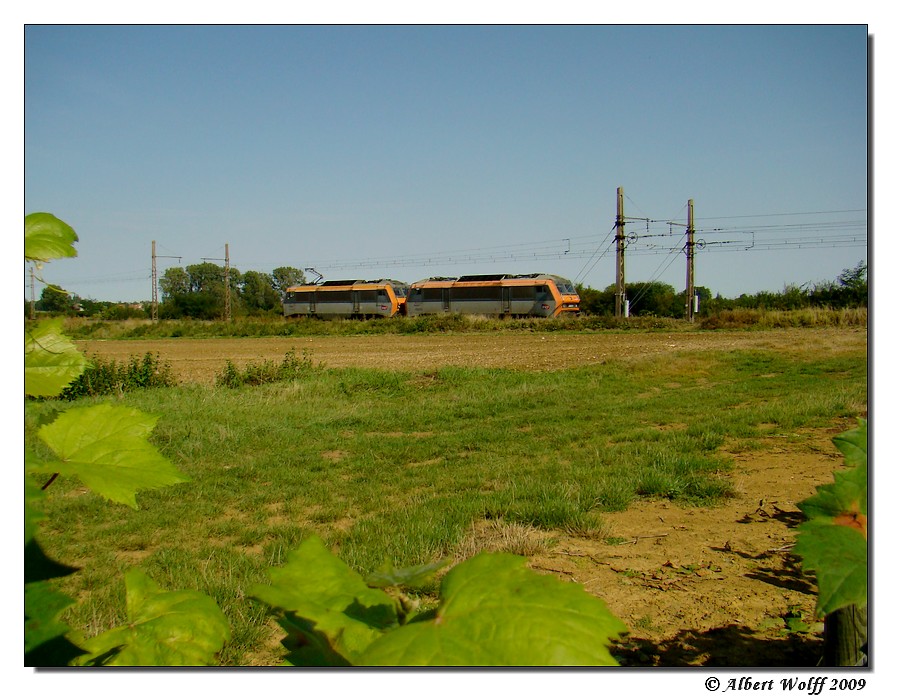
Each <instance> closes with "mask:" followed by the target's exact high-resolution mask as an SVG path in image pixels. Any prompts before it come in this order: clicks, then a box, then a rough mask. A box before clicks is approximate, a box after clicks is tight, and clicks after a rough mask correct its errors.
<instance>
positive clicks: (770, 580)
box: [531, 426, 844, 667]
mask: <svg viewBox="0 0 900 699" xmlns="http://www.w3.org/2000/svg"><path fill="white" fill-rule="evenodd" d="M843 429H844V426H841V427H836V428H835V429H832V430H816V431H809V432H806V433H804V435H803V436H805V437H806V438H807V439H806V440H804V441H803V444H804V446H803V447H800V448H801V449H803V451H802V452H797V451H794V450H789V449H785V448H784V447H783V446H782V445H779V444H778V443H777V440H775V439H773V440H770V441H772V442H773V444H772V449H771V450H766V451H765V453H756V454H754V455H752V456H744V455H739V456H736V457H735V458H736V465H735V468H734V471H733V473H732V479H733V482H734V484H735V487H736V489H737V490H738V493H737V496H736V497H734V498H732V499H730V500H729V501H728V502H726V503H725V504H724V505H722V506H721V507H716V508H702V509H701V508H683V507H679V506H677V505H673V504H672V503H669V502H665V501H663V502H659V501H655V502H653V501H640V502H637V503H635V504H634V505H633V506H631V507H629V508H628V510H627V511H625V512H616V513H610V514H607V515H605V516H604V520H605V522H606V523H607V525H608V530H607V531H605V532H604V534H603V538H602V539H599V538H598V539H586V538H582V537H563V538H562V539H561V540H560V542H559V544H558V545H556V546H555V547H554V548H553V550H552V551H549V552H546V553H544V554H541V555H538V556H534V557H532V559H531V560H532V565H533V566H534V567H535V568H537V569H538V570H542V569H543V570H547V571H551V572H553V573H556V574H557V575H560V576H562V577H563V578H567V579H570V580H574V581H576V582H579V583H581V584H582V585H584V587H585V589H586V590H588V591H589V592H591V593H593V594H595V595H597V596H598V597H601V598H602V599H604V600H605V601H606V603H607V604H608V605H609V607H610V609H611V611H612V612H613V613H614V614H616V615H617V616H618V617H619V618H621V619H622V620H623V621H624V622H625V624H626V625H627V626H628V628H629V629H630V630H631V633H630V635H629V637H628V638H627V639H626V640H625V641H623V643H622V644H621V645H620V647H619V649H618V654H619V655H620V657H621V658H622V662H623V663H624V664H628V665H640V666H646V665H658V666H667V667H672V666H684V665H706V666H719V667H722V666H732V667H754V666H755V667H775V666H793V667H807V666H809V667H811V666H815V665H816V663H817V662H818V661H819V658H820V656H821V652H822V640H821V633H820V632H821V623H820V622H819V621H817V620H816V619H815V604H816V594H817V588H816V584H815V578H814V577H813V576H810V575H807V574H804V573H803V572H802V571H801V570H800V568H799V566H798V561H797V560H796V559H795V558H794V557H793V555H792V554H791V546H792V544H793V542H794V541H795V539H796V530H795V527H796V526H797V525H798V524H799V523H800V522H802V521H803V515H802V513H801V512H800V511H799V509H798V508H797V506H796V503H798V502H800V501H802V500H804V499H806V498H807V497H809V496H810V495H812V494H814V493H815V489H816V486H817V485H822V484H825V483H828V482H830V481H831V480H832V473H833V472H834V470H835V469H837V468H839V467H840V466H841V464H842V457H841V456H840V454H839V453H838V452H837V450H836V449H835V448H834V447H833V446H832V444H831V437H832V436H833V435H834V434H836V433H837V432H840V431H842V430H843Z"/></svg>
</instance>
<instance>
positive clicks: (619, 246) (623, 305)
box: [616, 187, 627, 318]
mask: <svg viewBox="0 0 900 699" xmlns="http://www.w3.org/2000/svg"><path fill="white" fill-rule="evenodd" d="M623 198H624V195H623V194H622V188H621V187H619V188H618V189H616V318H622V317H623V316H624V315H626V312H627V302H626V300H625V207H624V203H623Z"/></svg>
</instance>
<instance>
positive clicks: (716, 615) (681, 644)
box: [78, 329, 867, 667]
mask: <svg viewBox="0 0 900 699" xmlns="http://www.w3.org/2000/svg"><path fill="white" fill-rule="evenodd" d="M78 344H80V345H81V349H82V350H84V351H86V353H87V354H88V355H89V356H90V355H98V356H102V357H105V358H116V359H119V360H124V359H127V358H129V357H130V356H132V355H140V356H142V355H143V354H144V353H146V352H152V353H154V354H158V355H159V357H160V359H161V360H163V361H166V362H169V363H170V364H171V366H172V369H173V371H174V372H175V373H176V375H177V376H179V377H180V378H181V380H183V381H186V382H198V383H212V382H213V381H214V379H215V375H216V373H217V372H220V371H221V370H222V367H223V365H224V362H225V360H226V359H230V360H231V361H233V362H234V363H235V364H236V365H238V366H240V365H242V364H244V363H246V362H249V361H255V362H259V361H260V360H262V359H269V360H273V361H279V360H280V359H281V358H283V356H284V354H285V353H286V352H287V351H288V350H291V349H294V350H296V351H297V353H298V354H300V353H302V352H304V351H306V352H308V353H309V357H310V358H311V359H312V360H313V362H315V363H316V364H323V365H325V366H327V367H348V366H361V367H370V368H382V369H389V368H394V369H402V370H410V371H417V370H430V369H434V368H438V367H441V366H450V365H452V366H485V367H510V368H517V369H526V370H533V371H541V370H549V369H558V368H563V367H572V366H578V365H586V364H599V363H604V362H608V361H611V360H625V361H628V360H634V359H640V358H642V357H647V356H650V355H661V354H666V353H675V352H678V353H683V352H691V353H695V354H696V356H697V361H698V362H702V361H703V354H704V353H705V352H713V351H729V350H750V349H764V350H774V351H779V352H784V353H786V354H788V355H791V356H798V357H799V356H804V355H806V356H809V355H818V356H822V355H828V354H842V353H846V352H854V353H859V352H862V353H865V352H866V351H867V333H866V331H865V330H846V329H827V330H775V331H767V332H757V331H753V332H725V331H716V332H710V333H701V332H685V333H672V334H665V333H646V334H644V333H641V334H635V333H596V334H584V335H561V334H560V335H556V334H547V335H540V334H538V333H529V334H516V335H503V334H485V335H476V334H460V335H452V334H451V335H429V336H412V337H409V336H364V337H363V336H361V337H314V338H288V339H274V338H272V339H209V340H194V339H172V340H153V341H92V342H80V343H78ZM852 426H853V425H852V424H848V423H846V422H841V423H838V422H836V423H835V424H834V425H833V426H832V427H831V428H828V429H818V430H806V431H803V432H802V433H801V434H790V435H788V434H785V435H775V436H773V437H771V438H769V439H768V442H767V448H766V449H765V450H762V451H756V452H753V453H752V454H746V453H736V454H733V455H732V457H733V459H734V462H735V465H734V469H733V471H732V472H731V478H732V481H733V485H734V487H735V490H736V491H737V496H736V497H734V498H732V499H730V500H728V501H726V502H725V503H724V504H722V505H721V506H718V507H714V508H684V507H679V506H677V505H674V504H672V503H670V502H658V501H641V502H638V503H636V504H634V505H633V506H631V507H629V509H628V510H627V511H625V512H618V513H608V514H606V515H605V516H604V520H605V522H607V523H608V525H609V526H608V531H607V532H606V535H605V537H604V538H603V539H600V538H596V539H588V538H583V537H572V536H567V535H565V534H563V533H558V532H557V533H554V534H553V538H552V543H551V545H550V546H549V547H544V549H543V551H542V552H541V553H537V554H536V555H534V556H530V557H529V560H530V562H531V565H532V566H533V567H534V568H536V569H538V570H542V571H546V572H549V573H552V574H555V575H558V576H560V577H561V578H563V579H566V580H574V581H577V582H578V583H580V584H582V585H584V587H585V589H587V590H588V591H589V592H591V593H593V594H595V595H597V596H599V597H601V598H602V599H604V600H605V601H606V603H607V604H608V605H609V607H610V609H611V611H612V612H613V613H614V614H616V615H617V616H618V617H619V618H621V619H622V620H623V621H624V622H625V624H626V625H627V626H628V628H629V629H630V631H631V633H630V635H629V636H628V637H627V638H626V639H624V640H623V642H622V643H621V644H620V646H619V647H618V648H617V650H616V654H617V655H618V657H619V658H620V660H621V662H622V664H624V665H637V666H665V667H675V666H686V665H704V666H719V667H812V666H815V665H816V663H817V662H818V660H819V657H820V655H821V650H822V637H821V633H820V632H821V625H820V624H817V623H816V620H815V619H814V610H815V601H816V585H815V578H814V577H811V576H809V575H805V574H803V573H802V572H801V571H800V570H799V567H798V565H797V561H796V560H795V559H794V558H793V557H792V555H791V553H790V547H791V544H792V542H793V541H794V540H795V537H796V531H795V529H794V528H795V527H796V526H797V525H798V524H799V523H800V522H801V521H802V515H801V513H800V512H799V510H798V509H797V507H796V503H797V502H799V501H801V500H804V499H805V498H807V497H809V496H810V495H812V494H814V493H815V489H816V486H817V485H822V484H825V483H828V482H831V480H832V473H833V472H834V470H835V469H836V468H839V467H840V465H841V463H842V460H841V456H840V454H839V453H838V452H837V450H836V449H835V448H834V446H833V444H832V443H831V438H832V437H833V436H834V435H835V434H837V433H839V432H842V431H844V430H845V429H848V428H850V427H852ZM726 450H727V446H726ZM472 536H473V538H474V539H475V541H474V542H473V543H474V544H475V545H476V546H478V545H481V547H486V548H490V547H491V546H493V545H496V542H495V541H493V539H494V538H495V537H496V532H494V531H492V530H491V528H490V527H489V526H485V527H483V528H481V529H480V530H475V531H473V534H472ZM524 536H526V537H533V538H535V539H542V538H543V539H546V538H547V536H548V534H547V533H546V532H539V531H537V530H530V531H527V532H525V533H524Z"/></svg>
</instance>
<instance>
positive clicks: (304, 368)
mask: <svg viewBox="0 0 900 699" xmlns="http://www.w3.org/2000/svg"><path fill="white" fill-rule="evenodd" d="M312 370H313V363H312V360H311V359H310V358H309V355H308V353H306V352H304V353H303V357H302V358H300V357H298V356H297V353H296V352H295V351H294V350H293V349H291V350H288V351H287V352H286V353H285V355H284V359H282V360H281V363H280V364H276V363H275V362H273V361H270V360H264V361H263V362H261V363H259V364H255V363H253V362H250V363H249V364H247V365H246V366H245V367H244V368H243V369H239V368H238V367H237V366H235V364H234V362H232V361H231V360H230V359H227V360H226V361H225V367H224V368H223V369H222V373H220V374H217V375H216V386H224V387H226V388H238V387H240V386H260V385H262V384H267V383H275V382H276V381H292V380H294V379H299V378H302V377H304V376H308V375H309V373H310V372H311V371H312Z"/></svg>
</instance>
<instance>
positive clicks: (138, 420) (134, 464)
mask: <svg viewBox="0 0 900 699" xmlns="http://www.w3.org/2000/svg"><path fill="white" fill-rule="evenodd" d="M157 419H158V418H157V417H156V416H155V415H148V414H146V413H142V412H141V411H139V410H135V409H133V408H128V407H124V406H113V405H109V404H102V405H92V406H88V407H81V408H71V409H69V410H67V411H66V412H64V413H62V414H61V415H60V416H59V417H58V418H57V419H56V420H55V421H54V422H52V423H50V424H49V425H44V426H43V427H42V428H41V429H40V431H39V432H38V435H39V436H40V438H41V439H42V440H43V441H44V442H45V443H46V444H47V446H49V447H50V448H51V449H52V450H53V451H54V452H55V454H56V456H57V457H58V461H51V462H48V463H47V464H45V465H44V466H43V467H42V468H41V470H44V471H47V470H49V471H54V472H57V473H61V474H64V475H71V476H76V477H77V478H79V479H80V480H81V481H82V482H83V483H84V484H85V485H86V486H88V487H89V488H91V489H92V490H94V491H95V492H96V493H98V494H100V495H102V496H103V497H105V498H107V499H109V500H112V501H113V502H118V503H122V504H125V505H129V506H131V507H133V508H135V509H137V502H136V500H135V494H136V493H137V491H138V490H143V489H149V488H158V487H161V486H164V485H172V484H174V483H182V482H186V481H188V480H189V479H188V477H187V476H185V475H184V474H182V473H181V472H180V471H178V469H176V468H175V466H174V465H173V464H172V463H171V462H170V461H169V460H168V459H167V458H165V457H164V456H163V455H162V454H160V453H159V452H158V451H157V450H156V448H155V447H154V446H153V445H152V444H150V442H149V441H147V437H148V436H149V435H150V433H151V432H152V430H153V428H154V426H155V425H156V421H157Z"/></svg>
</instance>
